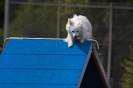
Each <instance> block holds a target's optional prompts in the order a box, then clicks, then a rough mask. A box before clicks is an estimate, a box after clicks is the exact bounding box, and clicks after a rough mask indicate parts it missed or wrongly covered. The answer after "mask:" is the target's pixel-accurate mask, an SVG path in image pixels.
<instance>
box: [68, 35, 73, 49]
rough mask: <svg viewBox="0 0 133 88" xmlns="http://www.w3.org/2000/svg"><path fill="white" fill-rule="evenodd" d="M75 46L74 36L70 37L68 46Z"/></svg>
mask: <svg viewBox="0 0 133 88" xmlns="http://www.w3.org/2000/svg"><path fill="white" fill-rule="evenodd" d="M71 46H73V40H72V38H70V37H69V41H68V47H71Z"/></svg>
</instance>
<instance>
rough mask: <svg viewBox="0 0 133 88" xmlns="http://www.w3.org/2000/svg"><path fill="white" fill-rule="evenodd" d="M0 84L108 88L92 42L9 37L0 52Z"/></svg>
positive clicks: (21, 87)
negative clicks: (71, 45) (69, 46)
mask: <svg viewBox="0 0 133 88" xmlns="http://www.w3.org/2000/svg"><path fill="white" fill-rule="evenodd" d="M0 88H110V85H109V82H108V80H107V78H106V75H105V73H104V70H103V68H102V65H101V63H100V61H99V56H98V54H97V50H96V48H95V45H94V44H93V42H92V41H91V40H90V41H89V40H88V41H85V42H84V43H83V44H81V43H80V42H79V41H76V42H75V44H74V46H73V47H71V48H68V47H67V43H66V42H64V41H63V40H62V39H43V38H42V39H41V38H39V39H37V38H9V39H8V41H7V43H6V44H5V47H4V50H3V51H2V53H1V55H0Z"/></svg>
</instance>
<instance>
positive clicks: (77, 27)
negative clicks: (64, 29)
mask: <svg viewBox="0 0 133 88" xmlns="http://www.w3.org/2000/svg"><path fill="white" fill-rule="evenodd" d="M68 24H69V25H70V31H71V33H72V37H73V39H74V40H77V39H78V38H80V36H81V34H82V30H83V28H82V21H76V22H75V23H74V22H73V21H72V20H71V19H68Z"/></svg>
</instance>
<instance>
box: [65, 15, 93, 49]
mask: <svg viewBox="0 0 133 88" xmlns="http://www.w3.org/2000/svg"><path fill="white" fill-rule="evenodd" d="M66 30H67V32H68V35H67V38H66V39H65V40H64V41H65V42H68V47H71V46H72V45H73V43H74V41H75V40H77V39H78V40H79V41H80V42H81V43H83V42H84V40H88V39H91V38H92V26H91V23H90V22H89V20H88V19H87V18H86V17H85V16H82V15H79V16H77V15H73V18H68V22H67V24H66Z"/></svg>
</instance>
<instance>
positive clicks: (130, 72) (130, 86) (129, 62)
mask: <svg viewBox="0 0 133 88" xmlns="http://www.w3.org/2000/svg"><path fill="white" fill-rule="evenodd" d="M123 67H124V69H125V73H124V74H123V76H122V80H123V83H121V84H122V86H123V88H133V47H132V46H130V55H129V59H126V60H125V65H124V66H123Z"/></svg>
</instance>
